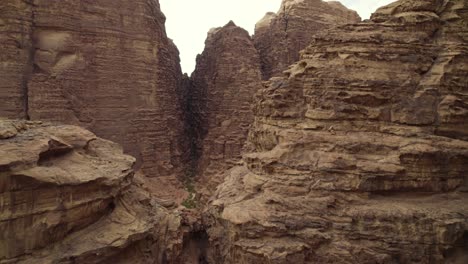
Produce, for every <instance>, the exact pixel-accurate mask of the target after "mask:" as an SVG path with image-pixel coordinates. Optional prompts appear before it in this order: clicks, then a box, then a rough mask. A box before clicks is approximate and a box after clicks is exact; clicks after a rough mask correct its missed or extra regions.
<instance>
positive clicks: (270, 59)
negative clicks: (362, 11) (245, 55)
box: [254, 0, 361, 80]
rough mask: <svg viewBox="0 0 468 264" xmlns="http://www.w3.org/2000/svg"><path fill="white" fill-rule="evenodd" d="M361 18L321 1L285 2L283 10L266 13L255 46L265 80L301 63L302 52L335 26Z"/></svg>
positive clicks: (255, 37)
mask: <svg viewBox="0 0 468 264" xmlns="http://www.w3.org/2000/svg"><path fill="white" fill-rule="evenodd" d="M360 20H361V18H360V17H359V15H358V14H357V13H356V12H355V11H352V10H349V9H347V8H346V7H345V6H343V5H342V4H341V3H340V2H337V1H331V2H325V1H322V0H283V2H282V4H281V8H280V10H279V11H278V12H277V13H276V14H275V13H271V12H270V13H267V14H266V15H265V17H263V18H262V19H261V20H260V21H259V22H258V23H257V24H256V26H255V36H254V42H255V47H256V48H257V49H258V51H259V53H260V57H261V63H262V75H263V78H264V79H265V80H268V79H270V78H271V77H273V76H281V75H282V72H283V71H284V70H286V69H287V67H288V66H289V65H291V64H292V63H294V62H296V61H298V60H299V51H301V50H302V49H304V48H305V47H307V46H308V45H309V44H310V41H311V40H312V36H313V35H314V34H316V33H318V32H320V31H322V30H325V29H328V28H330V27H333V26H337V25H340V24H347V23H355V22H359V21H360Z"/></svg>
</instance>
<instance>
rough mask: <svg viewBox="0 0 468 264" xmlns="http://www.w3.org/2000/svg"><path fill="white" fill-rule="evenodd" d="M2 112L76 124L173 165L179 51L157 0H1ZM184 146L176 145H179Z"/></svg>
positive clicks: (166, 167)
mask: <svg viewBox="0 0 468 264" xmlns="http://www.w3.org/2000/svg"><path fill="white" fill-rule="evenodd" d="M0 10H1V12H0V48H1V50H2V52H1V54H0V61H1V63H0V78H1V79H2V82H1V83H0V98H1V100H2V104H0V116H3V117H9V118H30V119H32V120H39V119H40V120H51V121H59V122H63V123H68V124H75V125H80V126H83V127H86V128H88V129H90V130H92V131H93V132H94V133H96V134H97V135H99V136H101V137H104V138H106V139H109V140H113V141H115V142H118V143H121V144H122V145H123V146H124V149H125V150H126V152H128V153H130V154H132V155H133V156H135V157H137V167H141V168H142V169H143V171H144V172H145V174H147V175H148V176H168V175H173V174H174V173H177V172H180V171H181V168H180V166H181V164H184V162H182V161H181V157H183V155H184V153H183V151H184V149H186V147H185V146H183V144H184V142H186V141H184V140H185V139H184V138H183V136H182V134H183V121H181V120H182V110H181V105H180V101H181V100H183V98H179V95H180V84H181V78H182V74H181V70H180V65H179V58H178V51H177V48H176V47H175V45H174V44H173V43H172V41H171V40H170V39H168V38H167V36H166V32H165V29H164V22H165V17H164V15H163V14H162V13H161V11H160V8H159V3H158V1H155V0H137V1H128V0H118V1H113V0H104V1H73V0H65V1H48V0H47V1H45V0H35V1H21V0H5V1H1V3H0ZM181 145H182V146H181Z"/></svg>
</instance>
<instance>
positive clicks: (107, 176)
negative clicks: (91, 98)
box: [0, 120, 182, 263]
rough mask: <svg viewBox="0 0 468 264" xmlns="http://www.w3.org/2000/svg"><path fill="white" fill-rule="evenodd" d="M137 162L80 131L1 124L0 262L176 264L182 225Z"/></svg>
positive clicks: (22, 123)
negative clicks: (145, 183) (149, 188)
mask: <svg viewBox="0 0 468 264" xmlns="http://www.w3.org/2000/svg"><path fill="white" fill-rule="evenodd" d="M134 162H135V159H134V158H132V157H130V156H127V155H124V154H123V153H122V149H121V148H120V147H119V146H118V145H117V144H115V143H112V142H110V141H107V140H103V139H100V138H97V137H96V136H95V135H94V134H93V133H91V132H89V131H87V130H84V129H82V128H79V127H75V126H69V125H57V126H53V125H50V124H47V123H41V122H32V121H6V120H0V176H1V177H0V262H1V263H130V262H131V263H154V261H155V260H157V263H177V262H176V261H171V260H174V258H176V257H177V256H178V254H179V253H180V249H181V247H182V241H181V238H180V236H179V234H178V232H179V229H180V223H181V219H180V217H177V216H175V215H171V214H169V213H168V212H167V211H166V210H165V209H164V208H162V207H160V206H159V205H157V203H156V200H155V199H154V198H152V197H151V195H150V194H148V193H146V192H144V191H143V190H142V189H141V188H140V187H139V184H138V183H137V182H135V181H134V180H133V169H132V166H133V165H134ZM163 258H164V259H165V260H166V261H168V262H164V261H163ZM171 258H172V259H171Z"/></svg>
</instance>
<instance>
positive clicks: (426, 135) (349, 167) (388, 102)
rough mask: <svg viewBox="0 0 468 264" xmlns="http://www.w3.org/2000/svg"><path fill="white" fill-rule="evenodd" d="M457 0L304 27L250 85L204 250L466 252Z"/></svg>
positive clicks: (462, 40)
mask: <svg viewBox="0 0 468 264" xmlns="http://www.w3.org/2000/svg"><path fill="white" fill-rule="evenodd" d="M467 11H468V2H467V1H464V0H450V1H438V0H421V1H413V0H402V1H398V2H396V3H394V4H391V5H389V6H387V7H384V8H381V9H379V10H378V11H377V13H376V14H374V15H373V17H372V20H371V21H369V22H366V23H358V24H352V25H345V26H340V27H337V28H335V29H330V30H327V31H324V32H322V33H320V34H319V35H317V36H315V37H314V39H313V40H312V44H311V45H310V46H309V47H308V48H306V49H305V50H304V51H303V52H302V53H301V60H300V61H299V62H297V63H296V64H294V65H293V66H292V67H290V70H289V71H288V73H287V76H285V77H282V78H272V79H271V80H270V81H269V82H267V83H266V84H265V85H264V87H263V88H262V89H261V90H260V91H259V93H258V96H257V99H256V105H255V109H254V112H255V121H254V124H253V127H252V129H251V131H250V134H249V140H248V149H249V153H247V154H245V155H244V159H243V160H244V165H243V166H238V167H235V168H233V169H232V170H231V171H230V172H229V174H230V175H229V176H228V177H227V179H226V181H225V182H224V183H223V184H222V185H221V186H220V187H219V188H218V190H217V193H216V196H215V197H214V199H213V202H212V203H211V208H210V209H209V210H208V211H207V212H206V214H205V222H206V223H207V224H209V225H211V228H210V229H209V231H208V234H209V235H210V239H211V240H212V248H213V249H216V252H212V255H211V260H212V262H213V263H237V264H239V263H466V261H467V260H468V193H467V191H468V178H467V173H468V141H467V130H466V129H467V126H466V124H467V122H468V116H467V115H466V113H467V112H468V111H467V110H468V108H467V103H468V98H467V96H466V95H467V92H468V80H467V78H468V74H467V72H468V71H467V70H468V69H467V65H468V64H467V62H468V60H467V54H468V50H467V43H468V27H466V25H467V21H468V16H467V14H468V12H467Z"/></svg>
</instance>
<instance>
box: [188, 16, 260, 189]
mask: <svg viewBox="0 0 468 264" xmlns="http://www.w3.org/2000/svg"><path fill="white" fill-rule="evenodd" d="M205 44H206V47H205V50H204V51H203V53H202V54H201V55H200V56H199V57H198V58H197V66H196V69H195V71H194V72H193V74H192V76H191V88H190V89H191V92H190V99H189V100H190V102H189V103H190V107H191V109H189V112H190V114H191V116H190V117H188V118H187V119H189V120H192V121H191V122H192V124H191V126H192V127H193V132H192V135H193V138H194V140H195V144H194V148H195V149H194V152H193V153H192V154H193V155H192V159H193V161H194V163H193V165H192V166H193V168H194V170H195V171H194V175H192V176H196V178H197V181H198V182H199V184H198V186H199V187H200V188H198V191H199V192H200V193H204V194H209V193H210V191H213V190H214V189H215V187H216V186H217V185H218V184H220V183H221V181H222V173H223V172H224V171H225V170H227V169H229V168H231V167H233V166H234V165H235V164H236V163H237V162H238V161H239V160H240V158H241V156H240V155H241V150H242V147H243V145H244V143H245V140H246V138H247V133H248V129H249V126H250V124H251V123H252V121H253V112H252V110H251V105H252V103H253V97H254V95H255V93H256V91H257V89H258V87H259V86H260V82H261V74H260V60H259V57H258V53H257V50H256V49H255V47H254V45H253V42H252V39H251V38H250V36H249V34H248V32H247V31H245V30H244V29H242V28H240V27H237V26H236V25H235V24H234V23H233V22H232V21H231V22H230V23H228V24H227V25H225V26H224V27H222V28H215V29H212V30H211V31H210V32H209V33H208V38H207V40H206V42H205Z"/></svg>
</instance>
